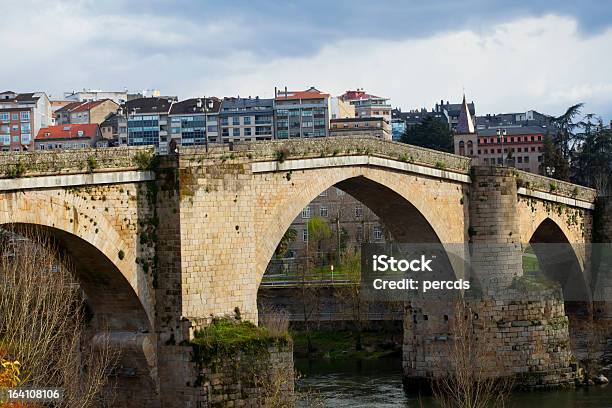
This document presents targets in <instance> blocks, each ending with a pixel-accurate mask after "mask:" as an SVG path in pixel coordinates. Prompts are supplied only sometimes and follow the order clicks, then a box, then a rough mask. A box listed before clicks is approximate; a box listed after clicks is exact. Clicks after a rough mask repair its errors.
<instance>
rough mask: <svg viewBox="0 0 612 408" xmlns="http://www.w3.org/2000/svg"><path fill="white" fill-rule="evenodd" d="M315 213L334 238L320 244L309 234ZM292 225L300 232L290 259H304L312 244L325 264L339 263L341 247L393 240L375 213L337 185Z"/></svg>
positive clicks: (291, 247)
mask: <svg viewBox="0 0 612 408" xmlns="http://www.w3.org/2000/svg"><path fill="white" fill-rule="evenodd" d="M315 216H318V217H321V218H323V219H324V220H325V221H326V222H327V224H328V225H329V227H330V229H331V232H332V234H331V237H330V238H328V239H325V240H323V241H321V242H318V243H314V242H312V238H311V237H309V236H308V221H309V220H310V219H311V218H312V217H315ZM290 228H293V229H294V230H295V231H296V233H297V234H296V239H295V240H294V241H292V242H290V243H289V245H288V248H289V253H288V254H287V255H286V258H289V259H296V258H297V259H301V258H304V257H305V256H306V245H307V244H308V245H309V251H310V255H311V256H313V257H315V258H316V259H317V260H318V261H319V262H321V263H324V264H329V263H335V261H336V254H337V252H338V250H340V252H345V251H355V250H359V249H360V247H361V244H362V243H385V242H386V241H388V240H389V239H390V238H389V236H388V233H386V232H385V228H384V226H383V225H382V224H381V222H380V220H379V218H378V217H377V216H376V214H374V212H372V211H371V210H370V209H369V208H368V207H366V206H365V205H364V204H362V203H361V202H360V201H358V200H357V199H355V198H354V197H353V196H351V195H350V194H347V193H345V192H344V191H342V190H340V189H338V188H336V187H330V188H328V189H327V190H325V191H323V192H322V193H321V194H320V195H319V196H318V197H316V198H315V199H314V200H312V201H311V202H310V203H309V204H308V205H307V206H306V207H304V209H303V210H302V212H301V213H300V214H299V215H298V216H297V217H296V218H295V220H294V221H293V222H292V223H291V227H290ZM309 241H310V242H309Z"/></svg>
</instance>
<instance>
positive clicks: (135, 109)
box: [118, 98, 175, 154]
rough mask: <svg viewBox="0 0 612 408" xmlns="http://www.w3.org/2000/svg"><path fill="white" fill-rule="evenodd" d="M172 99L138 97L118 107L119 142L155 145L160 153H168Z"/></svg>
mask: <svg viewBox="0 0 612 408" xmlns="http://www.w3.org/2000/svg"><path fill="white" fill-rule="evenodd" d="M174 102H175V100H173V99H166V98H139V99H133V100H131V101H127V102H126V103H125V104H123V106H122V107H121V109H120V115H119V116H120V117H119V124H118V128H119V144H122V145H128V146H147V145H148V146H155V148H156V150H157V151H158V152H159V153H160V154H167V153H168V145H169V123H168V114H169V113H170V109H171V107H172V104H173V103H174Z"/></svg>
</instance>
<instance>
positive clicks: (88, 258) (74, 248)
mask: <svg viewBox="0 0 612 408" xmlns="http://www.w3.org/2000/svg"><path fill="white" fill-rule="evenodd" d="M78 212H79V209H78V206H77V203H74V202H68V201H66V200H63V199H59V198H57V197H54V196H52V195H51V194H44V193H36V192H28V193H27V194H26V193H24V192H12V193H5V195H4V199H3V200H0V226H3V227H5V228H9V229H15V230H16V231H17V232H18V231H20V230H21V231H26V232H29V231H30V230H31V229H34V230H36V231H39V232H42V233H43V234H45V235H46V236H48V237H49V238H51V239H52V240H53V241H54V242H55V243H56V244H57V245H58V248H59V249H60V250H62V251H65V252H66V254H67V255H68V256H69V257H70V259H71V261H72V262H74V265H75V269H76V270H77V274H78V276H77V278H78V279H79V281H80V283H81V286H82V288H83V291H84V292H85V294H86V296H87V298H88V303H89V304H90V305H91V307H92V308H93V312H94V315H96V316H97V317H100V318H102V319H103V321H104V324H105V325H106V326H107V327H108V329H109V330H111V331H132V332H149V333H151V332H152V320H151V319H150V318H149V316H148V314H147V311H146V308H145V306H144V305H143V302H142V299H141V297H140V294H141V293H143V291H139V290H138V288H139V285H140V284H141V282H140V281H139V277H138V276H137V275H138V271H137V268H136V266H137V265H136V263H135V260H136V254H135V252H134V249H133V245H128V244H127V243H125V242H124V240H123V239H122V238H121V237H120V236H119V234H118V233H117V232H116V230H115V228H114V227H113V225H112V224H111V223H110V222H108V220H107V219H106V218H105V217H104V215H100V214H96V223H97V227H96V228H92V227H87V226H86V225H85V223H84V222H78ZM92 217H93V214H92ZM139 292H140V293H139Z"/></svg>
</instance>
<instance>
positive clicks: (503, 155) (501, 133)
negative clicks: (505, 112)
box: [497, 128, 507, 166]
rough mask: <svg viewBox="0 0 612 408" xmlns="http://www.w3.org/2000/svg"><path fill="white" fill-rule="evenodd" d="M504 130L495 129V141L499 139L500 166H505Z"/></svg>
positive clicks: (505, 132)
mask: <svg viewBox="0 0 612 408" xmlns="http://www.w3.org/2000/svg"><path fill="white" fill-rule="evenodd" d="M506 135H507V131H506V128H504V129H502V128H497V139H498V140H499V139H501V152H502V166H505V165H506V158H505V151H504V139H505V138H506Z"/></svg>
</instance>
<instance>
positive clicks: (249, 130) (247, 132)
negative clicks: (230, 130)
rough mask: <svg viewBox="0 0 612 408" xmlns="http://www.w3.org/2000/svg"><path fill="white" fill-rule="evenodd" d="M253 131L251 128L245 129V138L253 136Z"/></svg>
mask: <svg viewBox="0 0 612 408" xmlns="http://www.w3.org/2000/svg"><path fill="white" fill-rule="evenodd" d="M245 119H246V118H245ZM251 129H252V128H250V127H249V128H244V135H245V136H251ZM234 130H237V129H234Z"/></svg>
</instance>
